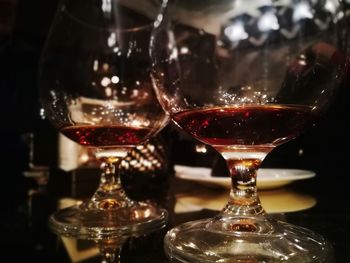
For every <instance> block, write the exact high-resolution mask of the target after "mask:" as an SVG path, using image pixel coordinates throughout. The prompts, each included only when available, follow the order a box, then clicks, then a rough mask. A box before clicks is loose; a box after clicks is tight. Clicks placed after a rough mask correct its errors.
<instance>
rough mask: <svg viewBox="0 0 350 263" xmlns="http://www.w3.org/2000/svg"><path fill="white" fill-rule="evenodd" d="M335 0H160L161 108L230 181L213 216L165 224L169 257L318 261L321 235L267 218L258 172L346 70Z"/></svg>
mask: <svg viewBox="0 0 350 263" xmlns="http://www.w3.org/2000/svg"><path fill="white" fill-rule="evenodd" d="M343 17H344V13H343V12H342V6H341V2H339V1H336V0H326V1H318V0H313V1H306V0H296V1H282V0H276V1H270V0H267V1H265V0H254V1H253V0H252V1H243V0H222V1H210V0H202V1H186V0H177V1H176V0H175V1H169V3H167V1H164V2H163V11H162V12H161V13H160V14H159V15H158V17H157V20H156V21H155V23H154V30H153V34H152V37H151V57H152V60H153V70H152V78H153V82H154V85H155V88H156V92H157V97H158V99H159V101H160V103H161V104H162V107H163V109H164V110H165V111H166V112H167V113H168V114H169V115H170V116H171V118H172V120H173V121H174V122H175V123H176V124H177V125H178V126H179V127H180V128H182V129H183V130H184V131H186V132H187V133H189V134H190V135H191V136H193V137H194V138H196V139H197V140H199V141H201V142H203V143H206V144H209V145H211V146H213V147H214V148H215V149H216V150H217V151H218V152H219V153H220V154H221V155H222V156H223V157H224V158H225V160H226V162H227V166H228V169H229V170H230V174H231V179H232V188H231V191H230V194H229V198H228V202H227V205H226V206H225V207H224V208H223V209H222V211H221V212H220V213H219V214H218V215H217V216H215V217H214V218H209V219H204V220H199V221H193V222H188V223H185V224H183V225H180V226H177V227H175V228H173V229H172V230H171V231H169V232H168V233H167V235H166V237H165V245H164V246H165V250H166V253H167V255H168V256H169V258H170V259H172V260H173V261H175V262H208V263H209V262H303V263H306V262H329V261H330V260H331V258H332V248H331V246H330V244H329V243H328V242H327V241H326V240H325V239H324V238H323V237H321V236H320V235H318V234H316V233H314V232H312V231H310V230H307V229H305V228H301V227H298V226H294V225H291V224H288V223H286V222H281V221H278V220H274V219H273V218H272V217H271V216H269V215H267V214H266V213H265V211H264V209H263V207H262V206H261V204H260V201H259V196H258V193H257V188H256V180H257V178H256V174H257V169H259V166H260V165H261V162H262V161H263V160H264V158H265V156H266V155H267V154H269V152H271V151H272V150H273V149H274V148H275V147H276V146H279V145H281V144H283V143H285V142H287V141H289V140H292V139H293V138H295V137H297V136H298V135H299V134H300V133H302V132H303V131H304V130H306V129H307V128H309V127H311V126H313V125H314V124H315V123H316V122H317V120H318V118H319V117H320V116H321V115H322V113H324V112H325V111H326V110H327V108H328V107H329V105H330V103H331V101H332V98H333V97H334V95H335V93H336V90H337V89H338V88H339V86H340V83H341V81H342V77H343V75H344V71H345V63H346V56H345V54H343V53H342V46H341V45H342V44H343V43H342V41H341V39H340V36H341V35H342V33H343V32H342V31H343V30H344V26H343V24H342V18H343Z"/></svg>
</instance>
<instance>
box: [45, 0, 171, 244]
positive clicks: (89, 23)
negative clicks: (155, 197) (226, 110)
mask: <svg viewBox="0 0 350 263" xmlns="http://www.w3.org/2000/svg"><path fill="white" fill-rule="evenodd" d="M158 6H159V5H158V4H157V2H154V1H144V0H142V1H132V2H130V1H122V0H120V1H119V0H107V1H102V0H63V1H62V2H61V5H60V7H59V9H58V12H57V14H56V17H55V19H54V22H53V25H52V27H51V30H50V33H49V36H48V39H47V42H46V44H45V47H44V50H43V53H42V58H41V63H40V76H39V82H40V99H41V103H42V106H43V108H44V109H45V113H46V116H47V117H48V118H49V120H50V121H51V122H52V123H53V124H54V125H55V126H56V127H57V129H58V130H59V131H60V132H61V133H63V134H64V135H65V136H67V137H68V138H70V139H72V140H73V141H75V142H77V143H79V144H80V145H83V146H86V147H92V148H94V152H95V154H96V157H97V158H98V159H99V160H101V161H102V165H101V170H102V173H101V180H100V184H99V187H98V189H97V190H96V192H95V193H94V195H93V196H92V198H91V199H90V200H89V201H87V202H84V203H83V204H81V205H77V206H73V207H69V208H65V209H61V210H59V211H58V212H56V213H54V214H53V215H52V216H51V217H50V220H49V224H50V227H51V229H52V230H53V231H54V232H55V233H57V234H59V235H63V236H67V237H74V238H78V239H79V238H80V239H92V240H95V241H96V240H97V241H98V240H106V239H113V238H115V237H118V239H119V240H120V239H122V237H123V236H125V237H127V236H132V235H138V234H146V233H148V232H150V231H153V230H156V229H158V228H161V227H163V226H165V224H166V221H167V212H166V210H165V209H162V208H159V207H157V206H156V205H154V204H152V203H150V202H136V201H133V200H130V198H128V197H127V195H126V193H125V192H124V190H123V188H122V185H121V183H120V178H119V176H118V172H117V168H118V166H119V164H120V162H121V160H122V159H123V157H125V156H126V155H127V153H128V151H129V150H130V149H132V148H133V147H134V146H136V145H138V144H141V143H143V142H145V141H146V140H147V139H149V138H150V137H151V136H153V135H155V134H156V133H157V132H158V131H160V130H161V129H162V128H163V127H164V126H165V125H166V123H167V120H168V117H167V115H166V114H165V113H164V111H163V110H162V108H161V106H160V105H159V103H158V101H157V99H156V96H155V93H154V90H153V87H152V83H151V78H150V68H151V62H150V57H149V39H150V34H151V30H152V22H153V20H154V18H153V17H152V16H153V14H156V10H157V8H158Z"/></svg>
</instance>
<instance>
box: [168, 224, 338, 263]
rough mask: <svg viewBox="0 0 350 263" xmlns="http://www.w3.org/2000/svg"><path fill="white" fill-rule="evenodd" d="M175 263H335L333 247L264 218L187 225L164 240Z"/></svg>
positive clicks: (306, 233) (302, 230)
mask: <svg viewBox="0 0 350 263" xmlns="http://www.w3.org/2000/svg"><path fill="white" fill-rule="evenodd" d="M164 248H165V252H166V254H167V256H168V257H169V258H170V259H171V260H172V261H173V262H182V263H185V262H188V263H190V262H191V263H197V262H198V263H199V262H200V263H209V262H210V263H213V262H223V263H224V262H230V263H236V262H237V263H243V262H254V263H258V262H261V263H262V262H263V263H270V262H276V263H277V262H293V263H297V262H300V263H309V262H310V263H311V262H315V263H316V262H317V263H321V262H327V263H328V262H333V253H332V247H331V246H330V245H329V244H328V243H327V242H326V240H325V239H324V238H322V237H321V236H319V235H317V234H315V233H313V232H312V231H310V230H307V229H305V228H301V227H297V226H294V225H290V224H288V223H285V222H281V221H276V220H273V219H270V218H266V217H261V218H256V217H238V218H237V217H232V218H223V217H222V218H214V219H205V220H199V221H193V222H187V223H185V224H183V225H180V226H178V227H176V228H174V229H172V230H170V231H169V232H168V233H167V234H166V236H165V239H164Z"/></svg>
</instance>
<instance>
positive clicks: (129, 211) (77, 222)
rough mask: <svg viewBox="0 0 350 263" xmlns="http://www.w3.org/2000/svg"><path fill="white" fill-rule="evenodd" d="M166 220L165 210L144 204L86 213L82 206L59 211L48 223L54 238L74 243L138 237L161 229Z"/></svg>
mask: <svg viewBox="0 0 350 263" xmlns="http://www.w3.org/2000/svg"><path fill="white" fill-rule="evenodd" d="M167 219H168V213H167V211H166V210H165V209H161V208H156V207H154V206H153V205H151V204H148V203H141V202H139V203H136V202H135V203H134V204H133V205H132V206H128V207H121V208H118V209H113V210H100V209H86V208H84V206H83V205H81V206H72V207H68V208H65V209H62V210H59V211H58V212H56V213H55V214H53V215H52V216H51V217H50V219H49V227H50V229H51V230H52V231H53V232H54V233H55V234H57V235H60V236H65V237H72V238H77V239H92V240H100V239H106V238H114V237H122V236H126V237H129V236H139V235H145V234H148V233H150V232H153V231H155V230H157V229H161V228H163V227H164V226H165V225H166V223H167Z"/></svg>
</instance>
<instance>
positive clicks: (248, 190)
mask: <svg viewBox="0 0 350 263" xmlns="http://www.w3.org/2000/svg"><path fill="white" fill-rule="evenodd" d="M270 151H271V149H269V148H267V149H265V148H264V149H262V150H260V151H256V149H254V151H249V150H247V149H241V150H237V149H234V150H230V149H226V150H225V151H221V153H222V156H223V157H224V158H225V160H226V163H227V166H228V168H229V170H230V175H231V191H230V196H229V200H228V203H227V205H226V207H225V208H224V209H223V211H222V213H224V214H226V215H257V214H263V213H265V211H264V209H263V207H262V206H261V203H260V200H259V197H258V193H257V185H256V180H257V171H258V168H259V167H260V165H261V162H262V161H263V159H264V158H265V156H266V155H267V153H268V152H270Z"/></svg>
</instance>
